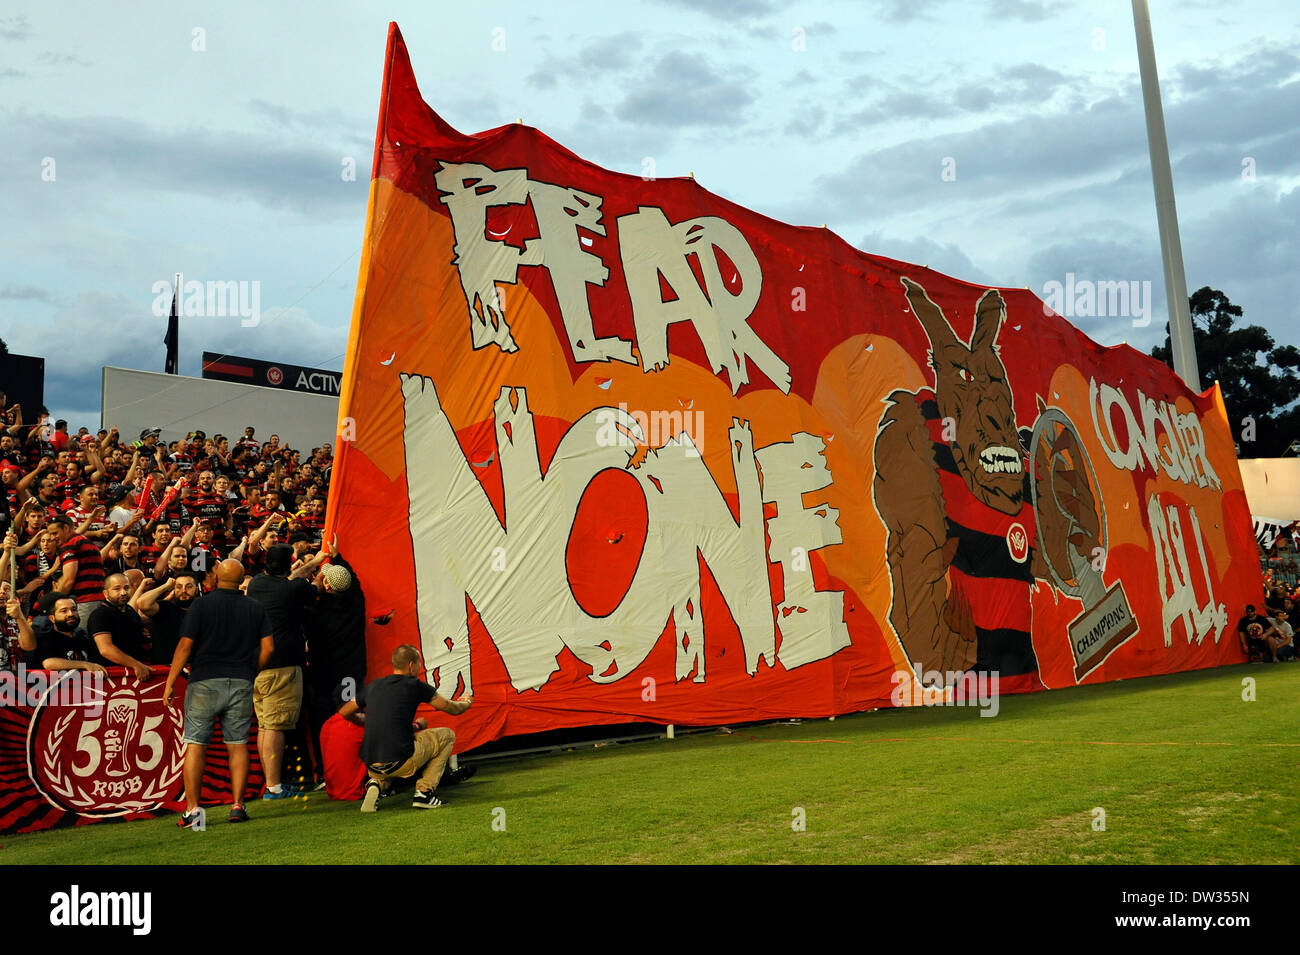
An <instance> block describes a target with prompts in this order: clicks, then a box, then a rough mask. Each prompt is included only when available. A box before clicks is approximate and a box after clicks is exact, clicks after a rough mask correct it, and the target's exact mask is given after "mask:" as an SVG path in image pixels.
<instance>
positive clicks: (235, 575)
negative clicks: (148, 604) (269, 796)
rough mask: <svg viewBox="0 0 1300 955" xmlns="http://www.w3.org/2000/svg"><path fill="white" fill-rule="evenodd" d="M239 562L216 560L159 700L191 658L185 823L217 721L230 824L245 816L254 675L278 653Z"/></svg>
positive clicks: (168, 695) (192, 812)
mask: <svg viewBox="0 0 1300 955" xmlns="http://www.w3.org/2000/svg"><path fill="white" fill-rule="evenodd" d="M243 580H244V566H243V564H241V563H240V562H239V561H237V560H223V561H222V562H221V563H219V564H217V589H216V590H213V591H212V592H211V593H206V594H204V595H203V596H202V597H199V598H198V599H197V600H195V601H194V602H193V603H192V604H190V609H189V610H188V611H187V612H186V614H185V620H184V622H182V623H181V639H180V642H179V643H177V645H176V654H175V656H173V657H172V668H171V672H170V673H168V674H167V688H166V689H165V690H163V703H165V704H166V705H168V706H170V705H171V704H172V697H173V696H174V695H175V691H176V680H177V678H179V677H180V675H181V671H182V670H183V669H185V665H186V664H187V663H188V664H189V666H190V680H189V686H188V688H187V689H186V691H185V734H184V736H182V738H181V739H182V742H184V743H185V813H184V815H182V816H181V818H180V819H179V820H178V821H177V825H178V826H180V827H181V828H182V829H190V828H192V827H194V825H195V824H196V823H197V822H198V821H199V819H200V818H201V817H200V815H199V811H198V810H199V792H200V790H202V788H203V766H204V762H205V760H204V752H203V748H204V746H206V745H207V743H208V740H209V739H210V738H211V737H212V727H213V724H214V723H215V722H216V720H217V719H218V717H219V718H220V719H221V739H222V742H224V743H225V744H226V753H227V755H228V756H229V758H230V788H231V792H232V793H233V795H234V799H233V800H232V805H231V807H230V821H231V822H247V821H248V813H247V812H245V810H244V788H245V787H246V786H247V784H248V727H249V724H250V723H251V722H252V720H253V678H254V677H255V676H256V675H257V671H258V670H259V669H261V668H262V667H265V666H266V664H267V662H268V661H269V660H270V659H271V654H272V653H273V652H274V651H275V639H274V637H273V636H272V634H271V625H270V622H269V621H268V620H267V616H266V611H265V610H263V609H262V605H261V604H260V603H258V602H257V601H256V600H253V599H252V598H250V597H245V596H244V595H243V594H241V593H240V592H239V585H240V583H242V582H243Z"/></svg>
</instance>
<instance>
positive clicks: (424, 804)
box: [411, 789, 446, 809]
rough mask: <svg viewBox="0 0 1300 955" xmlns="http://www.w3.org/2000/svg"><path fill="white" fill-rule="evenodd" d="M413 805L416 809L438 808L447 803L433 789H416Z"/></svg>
mask: <svg viewBox="0 0 1300 955" xmlns="http://www.w3.org/2000/svg"><path fill="white" fill-rule="evenodd" d="M411 805H412V806H414V807H415V808H416V809H438V808H439V807H441V806H445V805H446V803H444V802H443V801H442V800H441V799H439V798H438V797H437V795H436V794H435V793H434V792H433V791H432V790H430V791H429V792H421V791H420V790H418V789H417V790H416V791H415V798H414V799H412V800H411Z"/></svg>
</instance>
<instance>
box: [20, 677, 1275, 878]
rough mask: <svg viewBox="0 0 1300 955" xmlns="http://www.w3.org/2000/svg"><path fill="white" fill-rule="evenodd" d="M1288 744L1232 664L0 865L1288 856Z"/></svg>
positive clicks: (580, 763) (270, 813)
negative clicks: (1097, 820) (1098, 819)
mask: <svg viewBox="0 0 1300 955" xmlns="http://www.w3.org/2000/svg"><path fill="white" fill-rule="evenodd" d="M1244 677H1253V678H1254V679H1255V681H1256V697H1257V699H1256V701H1255V702H1245V701H1243V699H1242V680H1243V678H1244ZM1298 730H1300V664H1295V665H1286V664H1284V665H1281V666H1238V667H1228V668H1223V669H1218V670H1205V671H1200V672H1195V673H1185V674H1177V675H1174V676H1167V677H1157V678H1151V679H1146V680H1136V681H1128V682H1123V683H1110V684H1105V685H1102V686H1092V687H1083V688H1079V689H1074V690H1066V691H1058V692H1053V693H1040V694H1036V695H1033V696H1021V697H1006V698H1003V699H1002V701H1001V712H1000V714H999V715H998V716H997V717H996V718H993V719H988V718H980V717H979V715H978V710H976V709H965V708H930V709H910V710H892V711H881V712H877V713H870V714H860V715H856V716H851V717H841V718H840V719H837V720H835V721H833V722H832V721H827V720H811V721H808V722H804V723H800V724H775V725H768V726H759V727H744V728H739V729H737V730H735V732H734V733H732V734H730V735H727V734H725V733H721V732H709V733H700V734H692V735H689V736H681V737H679V738H678V739H676V740H658V741H651V742H641V743H628V744H622V745H609V746H604V747H601V748H598V749H590V748H588V749H582V750H576V751H571V752H565V753H562V754H558V755H550V756H534V757H524V758H514V759H501V760H491V761H487V762H485V763H484V764H483V765H482V768H481V769H480V771H479V774H478V776H476V777H475V778H474V779H473V780H471V781H470V782H468V783H466V784H465V785H463V786H461V787H458V788H455V789H451V790H449V791H448V792H446V793H445V794H444V795H445V796H446V799H447V802H448V805H447V806H446V807H445V808H442V809H437V810H427V811H422V810H416V809H412V808H410V801H409V798H403V797H394V798H393V799H392V800H389V801H387V802H385V804H384V805H383V808H382V810H381V811H380V812H379V813H377V814H375V815H366V816H363V815H361V813H360V812H359V811H358V806H359V804H358V803H336V802H331V801H330V800H329V799H328V798H326V797H325V796H324V794H323V793H321V794H316V795H312V796H310V797H308V798H306V799H297V800H289V801H285V802H276V803H263V802H261V801H260V800H257V801H250V805H249V812H250V814H251V815H252V816H253V819H252V821H251V822H250V823H249V824H247V825H242V826H232V825H229V824H228V823H226V822H225V821H224V819H225V813H224V812H223V811H220V810H214V811H213V812H212V813H211V817H210V823H209V826H208V829H207V831H206V832H202V833H193V832H184V831H181V830H178V829H177V828H176V825H175V816H168V817H164V818H161V819H157V820H151V821H147V822H136V823H124V824H102V825H96V826H90V827H82V828H80V829H77V830H75V831H74V830H71V829H64V830H59V831H54V832H42V833H33V834H30V835H25V836H8V837H4V838H0V842H2V843H3V849H0V861H3V862H6V863H9V864H29V863H49V864H78V865H86V864H97V863H109V864H141V863H143V864H148V863H162V862H165V863H169V864H195V863H223V864H230V863H236V864H239V863H277V862H292V863H350V864H357V863H393V862H398V863H433V862H437V863H447V862H459V863H464V862H507V863H530V862H533V863H536V862H552V863H555V862H558V863H582V862H634V863H646V862H650V863H670V862H689V863H716V862H819V863H861V862H872V863H914V862H921V863H957V862H974V863H989V862H1030V863H1036V862H1046V863H1078V862H1086V863H1193V864H1196V863H1293V862H1296V861H1297V857H1298V854H1300V853H1298V850H1297V846H1300V824H1298V823H1297V819H1298V818H1300V771H1298V770H1297V756H1300V736H1298V735H1297V731H1298ZM1094 807H1100V808H1101V809H1103V810H1105V831H1096V830H1095V829H1094V826H1093V820H1094V816H1093V810H1094ZM798 809H802V811H803V817H804V819H805V823H806V829H805V830H804V831H795V829H794V827H793V826H792V823H793V822H794V821H796V819H797V813H796V810H798ZM494 819H496V820H497V821H498V825H500V822H501V821H504V831H499V830H497V829H494V828H493V821H494Z"/></svg>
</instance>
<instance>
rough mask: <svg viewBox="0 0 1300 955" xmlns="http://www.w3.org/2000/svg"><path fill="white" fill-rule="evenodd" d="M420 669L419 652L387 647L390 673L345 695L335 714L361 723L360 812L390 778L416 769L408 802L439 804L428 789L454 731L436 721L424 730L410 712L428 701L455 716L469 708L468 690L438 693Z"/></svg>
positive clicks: (371, 806) (370, 807)
mask: <svg viewBox="0 0 1300 955" xmlns="http://www.w3.org/2000/svg"><path fill="white" fill-rule="evenodd" d="M423 671H424V667H423V665H422V664H421V662H420V651H419V650H417V649H415V647H413V646H411V645H410V644H409V643H404V644H402V645H401V646H400V647H398V648H397V649H396V650H394V651H393V673H392V675H391V676H386V677H383V678H381V679H378V680H376V681H375V682H374V683H371V684H370V685H369V686H366V687H363V688H361V689H360V690H359V691H358V692H357V697H356V699H354V700H349V701H348V702H347V703H345V704H344V705H343V707H342V708H341V709H340V710H339V716H341V717H343V718H344V719H346V720H351V721H352V722H353V723H357V724H359V725H361V726H364V727H365V728H366V735H365V739H363V740H362V742H361V761H362V762H363V763H365V764H366V771H367V773H368V774H369V776H370V779H369V780H368V781H367V782H366V796H365V799H363V800H362V802H361V811H362V812H374V811H375V810H377V809H378V808H379V797H380V796H381V795H383V794H384V793H385V792H386V791H387V789H388V785H389V783H390V781H391V780H394V779H409V778H410V777H411V776H414V775H415V774H416V773H417V772H418V773H420V778H419V779H418V780H416V783H415V799H414V801H413V802H412V803H411V805H413V806H415V807H416V808H417V809H436V808H437V807H439V806H441V805H442V804H443V803H442V800H441V799H439V798H438V797H437V796H435V795H434V790H435V789H437V788H438V783H439V781H440V780H441V779H442V771H443V770H444V769H445V768H446V766H447V760H448V759H450V758H451V748H452V746H454V745H455V743H456V734H455V733H453V732H452V731H451V730H449V729H447V728H446V727H441V726H439V727H436V728H434V729H429V724H428V722H427V721H426V720H425V719H424V718H423V717H421V718H420V719H418V720H417V719H415V711H416V708H417V707H419V705H420V704H421V703H431V704H433V708H434V709H436V710H441V711H442V712H444V713H448V714H450V715H452V716H460V714H462V713H464V712H465V711H466V710H468V709H469V707H470V702H471V700H470V697H469V696H468V695H466V696H465V698H464V699H461V700H448V699H444V698H443V697H441V696H439V695H438V694H437V693H436V692H435V691H434V689H433V687H431V686H430V685H429V684H427V683H425V682H423V681H422V680H421V679H420V674H421V673H422V672H423ZM363 710H364V711H365V712H364V714H363V713H362V712H361V711H363ZM421 770H423V771H421ZM471 775H473V768H472V767H469V768H466V769H463V770H461V771H460V772H458V773H457V774H455V775H454V776H449V777H448V780H447V781H448V782H449V783H452V782H460V781H462V780H464V779H468V778H469V777H470V776H471Z"/></svg>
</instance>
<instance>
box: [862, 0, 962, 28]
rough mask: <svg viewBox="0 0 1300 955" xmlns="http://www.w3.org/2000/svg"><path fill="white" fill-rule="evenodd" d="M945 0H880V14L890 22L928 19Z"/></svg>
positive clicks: (944, 3)
mask: <svg viewBox="0 0 1300 955" xmlns="http://www.w3.org/2000/svg"><path fill="white" fill-rule="evenodd" d="M946 3H947V0H882V2H881V3H880V4H879V6H880V7H882V8H883V9H882V11H881V12H882V15H883V16H884V18H885V20H887V21H888V22H890V23H911V22H913V21H915V20H929V19H931V15H932V14H933V13H934V12H936V11H937V10H938V9H939V8H940V7H942V6H944V5H946Z"/></svg>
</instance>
